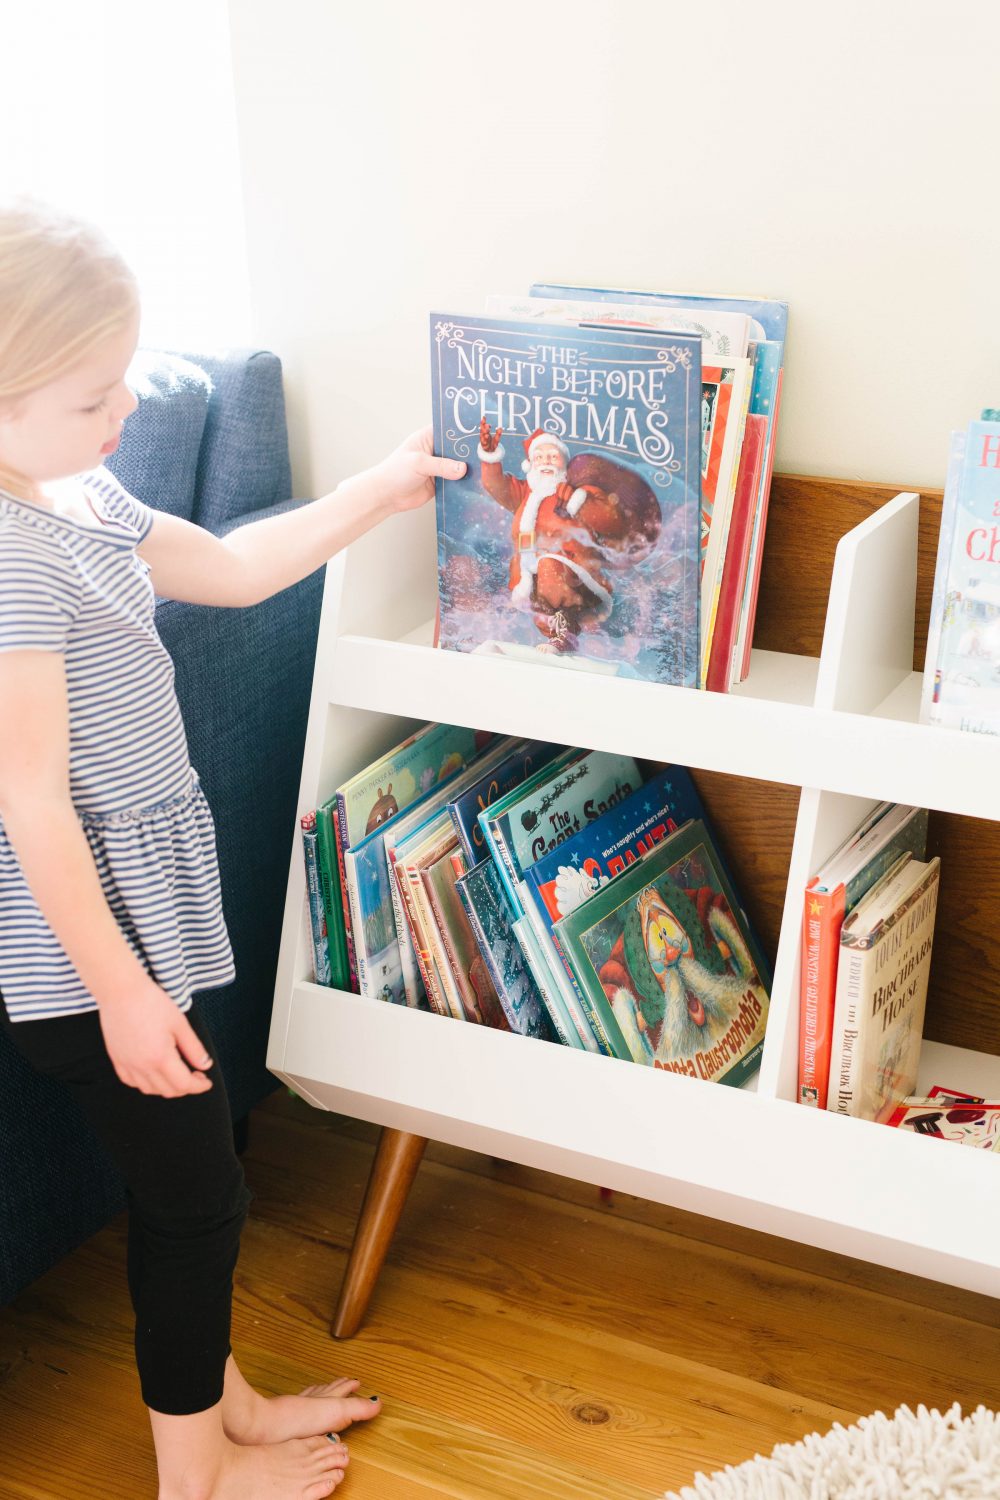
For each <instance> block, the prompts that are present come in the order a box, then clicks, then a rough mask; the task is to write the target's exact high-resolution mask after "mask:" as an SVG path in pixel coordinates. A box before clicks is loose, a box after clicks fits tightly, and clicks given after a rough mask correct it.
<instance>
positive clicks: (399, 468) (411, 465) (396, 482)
mask: <svg viewBox="0 0 1000 1500" xmlns="http://www.w3.org/2000/svg"><path fill="white" fill-rule="evenodd" d="M466 467H467V466H466V465H465V464H463V463H459V462H457V461H456V460H455V459H451V458H438V457H437V455H436V454H435V452H434V437H433V433H432V431H431V429H430V428H429V427H425V428H423V429H422V430H421V431H420V432H411V434H410V436H409V437H408V438H407V439H406V440H405V442H403V443H401V444H400V446H399V447H398V448H397V449H396V450H395V452H394V453H390V454H389V456H388V458H384V459H383V460H382V462H381V463H380V464H376V465H375V467H374V468H373V469H367V470H366V471H365V473H364V474H361V475H359V476H358V478H359V479H360V480H362V481H363V482H364V483H365V484H366V486H368V487H369V493H370V495H371V498H372V501H373V504H374V505H375V506H377V507H379V508H383V509H385V510H386V511H390V512H391V511H399V510H416V509H417V508H418V507H419V506H421V505H426V504H427V501H428V500H432V499H433V498H434V480H435V478H441V479H461V477H462V475H463V474H464V473H465V470H466Z"/></svg>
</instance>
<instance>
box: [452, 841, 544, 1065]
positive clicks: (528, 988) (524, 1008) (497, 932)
mask: <svg viewBox="0 0 1000 1500" xmlns="http://www.w3.org/2000/svg"><path fill="white" fill-rule="evenodd" d="M455 889H456V890H457V891H458V895H459V899H460V900H461V902H462V905H463V906H464V907H465V910H466V912H467V914H468V917H469V921H470V923H471V926H472V930H473V933H474V934H475V937H476V941H477V943H478V944H479V951H480V953H481V954H482V957H483V962H484V963H485V964H486V966H487V968H488V969H489V970H490V973H491V975H492V977H493V983H494V985H495V987H496V992H497V995H498V997H499V1000H500V1004H501V1005H502V1007H503V1011H504V1014H505V1015H506V1017H507V1021H508V1023H509V1026H510V1029H511V1031H517V1032H520V1033H521V1035H522V1036H531V1037H537V1038H539V1039H541V1040H544V1041H550V1042H554V1041H557V1040H558V1037H557V1035H556V1032H555V1029H554V1028H553V1025H552V1021H551V1019H550V1017H549V1013H548V1011H547V1010H546V1008H545V1006H544V1004H543V1003H542V998H541V996H540V995H539V993H538V988H537V986H536V984H535V981H534V980H533V979H532V977H531V974H530V972H529V970H528V967H527V964H526V963H525V960H524V954H523V952H522V950H521V945H520V943H519V942H518V941H517V938H516V937H515V936H514V934H513V932H512V931H511V919H510V913H509V911H508V909H507V903H506V900H505V899H504V894H503V887H502V885H501V884H500V876H499V873H498V871H497V867H496V865H495V864H494V863H493V861H492V859H484V860H483V861H482V862H481V863H480V864H478V865H476V866H475V867H474V868H473V869H471V870H470V871H469V872H468V874H466V875H463V876H461V877H460V878H459V879H458V880H456V882H455Z"/></svg>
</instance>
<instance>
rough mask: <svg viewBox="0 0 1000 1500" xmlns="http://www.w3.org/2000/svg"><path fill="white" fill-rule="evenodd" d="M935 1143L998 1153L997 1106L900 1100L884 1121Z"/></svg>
mask: <svg viewBox="0 0 1000 1500" xmlns="http://www.w3.org/2000/svg"><path fill="white" fill-rule="evenodd" d="M886 1124H887V1125H895V1126H896V1127H897V1129H899V1130H914V1131H916V1133H917V1134H918V1135H927V1136H930V1137H931V1139H932V1140H935V1141H954V1142H955V1143H956V1144H957V1145H959V1146H976V1147H978V1149H979V1150H981V1151H1000V1103H997V1102H995V1101H994V1102H991V1103H987V1102H986V1101H985V1100H983V1099H975V1100H973V1099H949V1098H941V1097H932V1096H928V1097H927V1098H926V1099H913V1098H911V1099H904V1100H903V1102H902V1103H901V1104H897V1105H896V1108H895V1109H894V1110H893V1112H892V1114H891V1115H890V1116H889V1118H888V1120H887V1121H886Z"/></svg>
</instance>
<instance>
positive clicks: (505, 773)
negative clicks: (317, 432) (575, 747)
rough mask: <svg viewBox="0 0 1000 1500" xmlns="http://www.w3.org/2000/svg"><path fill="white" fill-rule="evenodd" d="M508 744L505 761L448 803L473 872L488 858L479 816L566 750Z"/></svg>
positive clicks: (486, 770) (523, 742) (545, 743)
mask: <svg viewBox="0 0 1000 1500" xmlns="http://www.w3.org/2000/svg"><path fill="white" fill-rule="evenodd" d="M505 743H507V744H508V745H509V746H510V749H509V751H508V753H507V754H506V755H505V756H504V757H503V759H502V760H501V761H500V762H499V763H497V764H496V765H493V766H491V767H489V768H484V771H483V774H482V776H480V777H478V778H477V779H476V780H475V781H474V782H473V783H472V785H470V786H468V787H466V788H465V790H464V791H462V793H461V794H460V795H458V796H455V797H453V798H452V799H451V801H450V802H449V803H448V811H449V813H450V814H451V820H452V822H453V824H454V825H455V832H456V834H457V835H458V840H459V843H460V844H461V846H462V849H463V851H464V853H465V856H466V858H467V859H468V861H469V868H470V869H472V867H473V866H474V865H478V864H479V862H480V860H482V859H485V858H486V854H487V849H486V840H485V838H484V837H483V830H482V828H481V827H480V826H479V815H480V813H481V812H483V811H484V810H485V809H486V808H487V807H491V806H492V805H493V803H494V802H496V801H497V800H498V799H499V798H500V797H505V796H506V795H507V793H508V792H511V791H513V790H514V788H515V787H517V786H520V785H521V784H522V782H524V781H526V780H527V778H528V777H529V776H533V775H534V774H535V772H536V771H539V770H541V769H542V767H544V766H546V765H548V764H549V763H550V762H551V761H553V760H554V759H555V758H556V756H557V755H562V754H564V753H565V751H566V746H565V745H553V744H550V743H549V742H548V741H546V740H516V741H507V742H505Z"/></svg>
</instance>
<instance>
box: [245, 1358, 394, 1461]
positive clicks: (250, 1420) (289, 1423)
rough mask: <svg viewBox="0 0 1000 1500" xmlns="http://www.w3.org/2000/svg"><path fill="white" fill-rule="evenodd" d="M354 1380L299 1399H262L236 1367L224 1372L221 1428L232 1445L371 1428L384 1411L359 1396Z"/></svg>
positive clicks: (312, 1388) (374, 1400)
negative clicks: (366, 1424)
mask: <svg viewBox="0 0 1000 1500" xmlns="http://www.w3.org/2000/svg"><path fill="white" fill-rule="evenodd" d="M359 1384H360V1382H359V1381H357V1380H333V1381H331V1382H330V1383H329V1384H328V1385H309V1386H306V1388H305V1390H304V1391H301V1392H300V1393H299V1395H297V1396H261V1395H260V1394H259V1393H258V1392H257V1391H255V1390H254V1389H253V1387H252V1386H250V1385H248V1384H247V1382H246V1380H244V1378H243V1376H242V1374H241V1373H240V1370H239V1368H238V1366H237V1365H236V1363H235V1361H234V1360H233V1359H232V1358H230V1361H229V1364H227V1366H226V1387H225V1395H224V1397H223V1400H222V1423H223V1427H224V1428H225V1432H226V1436H227V1437H228V1438H229V1440H230V1441H231V1442H233V1443H250V1444H260V1443H283V1442H286V1441H287V1440H288V1439H289V1438H304V1437H316V1436H318V1435H321V1434H323V1433H327V1432H336V1433H342V1432H344V1431H345V1430H346V1429H347V1428H348V1427H350V1426H351V1425H352V1423H354V1422H370V1421H371V1419H372V1417H377V1416H378V1414H379V1412H380V1411H381V1410H382V1403H381V1401H380V1400H379V1399H378V1397H377V1396H373V1397H371V1398H370V1399H369V1398H368V1397H366V1396H357V1395H355V1394H354V1393H355V1392H356V1391H357V1389H358V1386H359Z"/></svg>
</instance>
